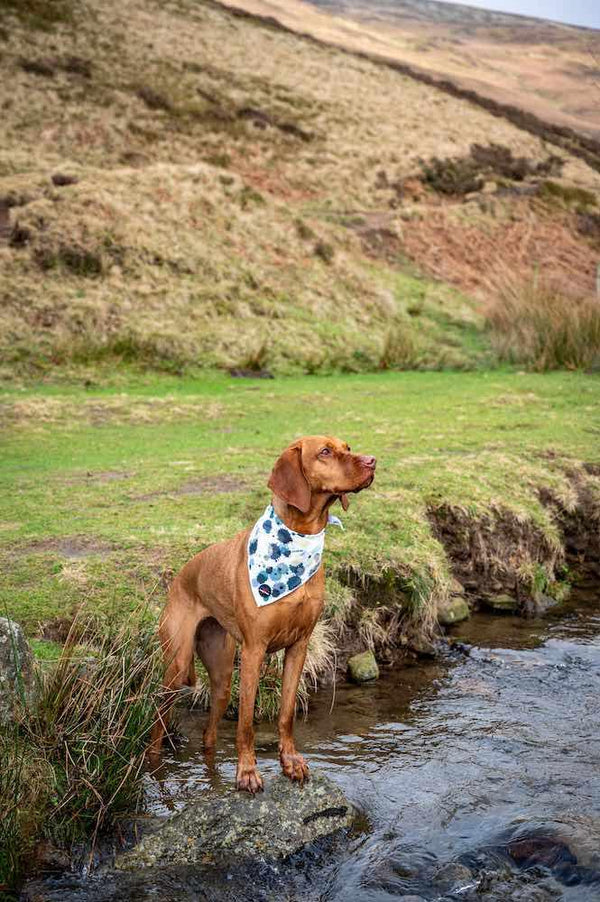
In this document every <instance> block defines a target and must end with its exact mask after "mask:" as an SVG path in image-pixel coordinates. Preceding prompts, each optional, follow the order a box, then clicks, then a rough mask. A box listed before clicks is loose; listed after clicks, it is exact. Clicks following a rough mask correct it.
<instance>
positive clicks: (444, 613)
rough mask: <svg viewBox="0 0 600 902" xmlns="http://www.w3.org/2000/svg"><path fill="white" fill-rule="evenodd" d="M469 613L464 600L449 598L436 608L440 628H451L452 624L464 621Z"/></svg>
mask: <svg viewBox="0 0 600 902" xmlns="http://www.w3.org/2000/svg"><path fill="white" fill-rule="evenodd" d="M470 613H471V612H470V611H469V605H468V604H467V602H466V601H465V599H464V598H460V597H456V598H451V599H450V601H447V602H446V603H445V604H442V605H440V607H439V608H438V623H440V624H441V625H442V626H452V624H453V623H460V622H461V621H462V620H466V619H467V618H468V617H469V616H470Z"/></svg>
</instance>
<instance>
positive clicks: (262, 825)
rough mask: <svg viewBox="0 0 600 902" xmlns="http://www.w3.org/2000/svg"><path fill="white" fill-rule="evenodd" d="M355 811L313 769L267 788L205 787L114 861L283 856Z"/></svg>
mask: <svg viewBox="0 0 600 902" xmlns="http://www.w3.org/2000/svg"><path fill="white" fill-rule="evenodd" d="M355 816H356V812H355V810H354V808H353V807H352V805H351V804H350V802H348V800H347V799H346V798H345V796H344V795H343V794H342V792H341V790H340V789H339V788H338V787H337V786H336V784H335V783H334V782H333V781H332V780H330V779H329V778H328V777H325V776H323V775H321V774H313V776H312V778H311V780H310V781H309V782H308V783H306V784H305V785H304V786H299V785H298V784H294V783H291V782H290V781H289V780H288V779H287V778H286V777H283V776H278V777H275V779H272V780H270V781H268V782H267V783H266V786H265V791H264V793H259V794H258V795H256V796H250V795H248V794H247V793H242V792H235V790H232V789H228V790H227V791H225V792H223V791H222V790H221V791H219V790H216V789H210V790H208V791H204V792H202V793H201V794H200V795H198V797H197V798H196V799H194V800H192V801H190V802H188V803H187V805H186V806H185V807H184V808H183V809H182V810H181V811H179V812H178V813H177V814H175V815H173V817H171V818H169V820H168V821H167V822H166V823H165V824H163V825H162V826H161V827H159V828H158V830H156V832H154V833H149V834H147V835H146V836H144V837H143V838H142V840H141V842H140V843H138V845H137V846H136V847H135V848H134V849H132V850H131V851H129V852H126V853H125V854H123V855H121V856H120V857H119V858H118V859H117V861H116V867H117V869H119V870H125V871H132V870H138V869H141V868H149V867H152V868H162V867H171V866H173V865H190V864H195V863H198V862H202V863H204V864H208V863H210V864H218V863H225V864H226V863H228V862H230V861H235V862H238V863H239V861H240V860H243V859H256V858H261V859H282V858H286V857H287V856H289V855H292V854H293V853H294V852H297V851H298V850H299V849H301V848H303V847H304V846H306V845H309V844H310V843H313V842H315V840H317V839H319V838H321V837H324V836H328V835H329V834H331V833H333V832H335V831H336V830H340V829H342V828H344V827H349V826H350V824H351V823H352V821H353V819H354V817H355Z"/></svg>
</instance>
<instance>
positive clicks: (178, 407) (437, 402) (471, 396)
mask: <svg viewBox="0 0 600 902" xmlns="http://www.w3.org/2000/svg"><path fill="white" fill-rule="evenodd" d="M599 398H600V381H599V380H598V378H597V377H594V376H586V375H583V374H579V373H552V374H545V375H542V374H521V373H515V372H502V371H495V372H491V373H489V372H488V373H486V372H481V373H462V374H461V373H444V374H442V373H382V374H374V375H347V376H338V377H329V378H318V377H304V378H302V379H293V378H289V379H281V380H273V381H271V380H267V381H264V380H257V381H246V380H233V379H230V378H227V377H224V376H220V375H210V376H206V377H205V378H203V379H198V380H185V379H183V380H177V379H175V378H173V377H169V376H162V377H160V376H159V377H157V376H152V377H149V376H143V375H134V374H131V373H130V374H123V373H122V374H121V375H120V376H119V375H118V374H117V375H115V384H114V385H112V386H110V385H107V386H105V387H103V388H90V389H84V388H81V387H77V386H62V387H61V386H56V385H41V386H38V387H33V388H26V389H21V390H18V389H13V390H10V391H7V392H5V393H4V395H3V396H2V397H1V399H0V402H1V405H2V408H1V409H2V414H3V419H4V421H5V422H6V423H7V424H8V428H6V429H5V431H4V435H3V454H2V458H1V464H0V492H1V496H2V499H3V500H2V509H1V514H0V516H1V519H0V537H1V541H0V560H1V562H2V568H1V571H0V572H1V575H0V609H2V610H7V611H8V613H9V614H10V616H12V617H13V618H14V619H16V620H17V621H19V622H21V623H22V624H23V625H24V626H25V628H26V630H27V632H28V633H29V635H31V636H36V635H37V636H39V635H41V624H45V623H47V622H48V621H52V620H54V619H55V618H63V617H69V616H71V614H72V612H73V611H74V610H75V608H76V607H77V606H79V605H81V604H83V605H85V608H86V610H87V611H88V612H90V613H91V614H93V615H94V616H95V617H96V618H100V619H102V618H105V619H106V621H107V622H113V621H114V619H115V618H117V619H118V618H121V617H124V616H125V615H126V614H127V613H128V612H129V611H131V610H132V609H134V608H136V607H138V606H139V604H140V602H144V603H148V604H149V605H150V609H151V610H152V611H153V612H157V611H158V610H159V609H160V607H161V606H162V604H163V602H164V599H165V586H166V585H167V584H168V581H169V579H170V577H171V576H172V574H173V572H174V571H176V570H177V569H178V568H179V567H180V566H181V565H182V564H183V563H184V562H185V561H186V560H187V559H188V558H189V557H190V556H191V555H192V554H194V553H196V552H197V551H198V550H200V549H201V548H202V547H204V546H205V545H207V544H208V543H210V542H213V541H218V540H220V539H224V538H227V537H229V536H231V535H233V534H234V533H235V532H236V531H238V530H240V529H242V528H244V527H245V526H247V525H249V524H251V523H252V522H253V520H254V519H255V518H256V517H257V515H258V514H259V513H260V511H261V510H262V508H263V506H264V505H265V504H266V502H267V500H268V498H269V492H268V490H267V488H266V481H267V477H268V473H269V470H270V467H271V465H272V463H273V461H274V459H275V458H276V456H277V455H278V453H279V452H280V451H281V449H282V448H283V447H284V446H285V445H286V444H287V443H288V442H289V441H291V440H292V439H294V438H295V437H296V436H297V435H299V434H302V433H317V432H329V433H333V434H337V435H340V436H342V437H343V438H344V439H346V440H347V441H349V442H350V443H351V445H352V446H353V447H354V448H356V449H357V450H359V451H363V452H365V453H373V454H376V455H377V457H378V459H379V465H378V475H377V479H376V482H375V485H374V487H373V489H371V490H370V491H368V492H365V493H363V494H361V495H359V496H356V497H354V498H352V502H351V506H350V510H349V512H348V513H347V514H346V515H344V516H343V519H344V523H345V527H346V528H345V531H344V532H341V531H338V530H333V529H331V530H330V532H329V534H328V540H327V554H326V565H327V570H328V574H329V576H330V578H331V582H330V584H331V586H332V587H333V591H332V593H331V596H332V598H334V597H335V598H337V599H338V601H339V598H340V592H341V593H342V595H343V592H344V591H346V592H347V591H348V590H344V589H343V586H342V585H340V583H343V584H348V583H349V584H350V585H351V586H352V592H351V598H350V602H349V603H347V601H346V602H345V603H344V605H343V607H344V613H343V616H342V619H343V620H345V622H348V620H349V619H352V618H355V619H356V618H359V619H360V617H361V616H362V614H363V613H364V611H365V610H366V609H368V608H369V607H373V606H375V607H378V606H380V607H382V608H385V609H386V611H387V612H388V613H389V609H390V606H391V607H393V608H394V610H395V611H396V613H397V612H398V611H400V612H401V613H402V617H403V618H404V619H406V618H408V619H409V620H410V618H413V619H414V618H416V619H417V621H419V620H422V621H424V620H426V619H427V618H428V617H429V618H430V617H431V610H432V607H433V606H434V605H435V603H436V602H437V600H439V598H440V597H443V595H444V593H445V591H446V588H447V583H448V579H449V566H448V559H447V556H446V552H445V550H444V548H443V547H442V546H441V545H440V543H439V542H438V541H437V540H436V538H435V537H434V535H433V532H432V527H431V523H430V516H429V515H428V512H429V514H431V511H435V510H437V509H441V508H444V507H447V506H450V507H451V508H457V509H460V510H462V511H465V512H466V513H467V515H468V516H469V517H471V518H473V519H477V518H478V517H481V516H483V515H484V514H489V513H490V511H492V512H493V511H496V510H498V509H503V510H504V509H505V510H506V511H508V513H509V514H510V515H511V516H514V517H515V518H517V519H520V520H522V521H523V522H526V523H528V524H530V526H531V529H533V530H538V531H540V532H541V533H542V534H543V535H544V536H546V537H547V538H548V542H549V544H550V545H552V546H553V547H555V546H556V545H557V544H558V543H559V541H560V537H559V535H558V531H557V526H556V523H555V521H554V519H553V516H552V512H551V510H550V509H549V508H548V507H545V506H544V505H543V504H542V503H541V501H540V498H539V494H538V493H539V489H540V488H541V487H544V488H546V489H549V490H550V491H551V493H552V494H553V496H554V497H556V498H558V499H562V503H564V505H565V506H567V507H568V506H569V505H570V504H571V505H572V504H573V503H574V502H573V501H572V497H573V487H572V481H571V480H572V475H571V476H569V475H568V474H569V473H571V474H572V473H573V472H577V473H579V474H580V475H581V478H584V476H585V478H586V479H587V480H588V482H589V484H590V485H591V486H592V487H594V486H595V484H596V483H597V482H598V480H597V479H595V478H594V477H592V476H589V475H586V474H583V471H582V470H581V467H580V462H582V461H585V462H588V463H589V462H591V463H598V461H600V442H599V437H600V417H599V416H598V410H599V406H598V402H599ZM594 491H597V486H596V487H595V488H594ZM530 563H531V566H532V567H533V564H534V563H535V561H534V562H530ZM541 563H542V564H543V563H544V562H543V561H542V562H541ZM517 564H518V565H519V566H520V565H523V561H520V562H517ZM336 603H337V602H336ZM334 606H335V605H334Z"/></svg>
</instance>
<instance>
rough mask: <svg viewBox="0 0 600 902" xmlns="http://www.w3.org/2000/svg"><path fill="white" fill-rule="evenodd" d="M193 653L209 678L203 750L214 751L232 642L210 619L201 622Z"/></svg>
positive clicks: (224, 706) (227, 684)
mask: <svg viewBox="0 0 600 902" xmlns="http://www.w3.org/2000/svg"><path fill="white" fill-rule="evenodd" d="M196 652H197V654H198V657H199V658H200V659H201V661H202V663H203V664H204V666H205V667H206V670H207V672H208V676H209V678H210V713H209V716H208V723H207V725H206V729H205V730H204V748H205V750H206V752H207V753H209V754H210V753H212V752H214V748H215V745H216V741H217V727H218V726H219V722H220V720H221V718H222V717H223V715H224V714H225V711H226V710H227V705H228V704H229V696H230V695H231V675H232V673H233V663H234V660H235V639H234V638H233V636H231V635H230V634H229V633H228V632H226V630H224V629H223V627H222V626H221V625H220V623H218V622H217V621H216V620H215V619H214V617H209V618H208V619H206V620H203V621H202V623H201V624H200V626H199V627H198V631H197V633H196Z"/></svg>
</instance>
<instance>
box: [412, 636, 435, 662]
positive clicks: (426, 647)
mask: <svg viewBox="0 0 600 902" xmlns="http://www.w3.org/2000/svg"><path fill="white" fill-rule="evenodd" d="M408 644H409V647H410V648H412V650H413V651H416V653H417V654H418V655H424V656H425V657H427V658H433V657H435V654H436V647H435V645H434V644H433V642H430V641H429V639H426V638H425V637H424V636H413V637H412V638H411V639H410V640H409V643H408Z"/></svg>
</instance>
